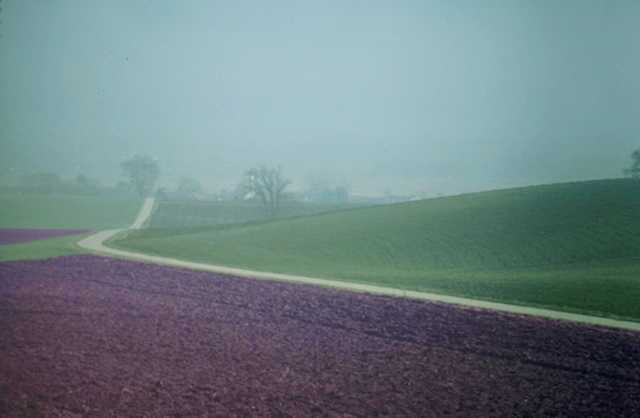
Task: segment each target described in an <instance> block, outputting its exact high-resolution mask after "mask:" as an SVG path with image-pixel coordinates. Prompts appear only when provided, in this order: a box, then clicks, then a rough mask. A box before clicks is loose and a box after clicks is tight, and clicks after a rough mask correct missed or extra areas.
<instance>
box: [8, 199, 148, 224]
mask: <svg viewBox="0 0 640 418" xmlns="http://www.w3.org/2000/svg"><path fill="white" fill-rule="evenodd" d="M141 204H142V199H140V198H136V197H98V196H65V195H16V194H6V195H0V226H4V227H16V228H54V229H94V230H99V229H111V228H123V227H125V226H128V225H129V224H130V223H131V222H133V220H134V219H135V216H136V213H137V212H138V209H139V208H140V205H141Z"/></svg>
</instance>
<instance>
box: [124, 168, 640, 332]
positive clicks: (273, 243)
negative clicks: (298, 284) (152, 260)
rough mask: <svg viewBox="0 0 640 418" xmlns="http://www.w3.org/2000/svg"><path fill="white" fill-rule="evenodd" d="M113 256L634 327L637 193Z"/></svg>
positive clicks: (495, 205) (620, 184)
mask: <svg viewBox="0 0 640 418" xmlns="http://www.w3.org/2000/svg"><path fill="white" fill-rule="evenodd" d="M115 245H116V246H117V247H119V248H124V249H130V250H135V251H142V252H145V253H151V254H159V255H164V256H171V257H175V258H180V259H184V260H192V261H200V262H207V263H214V264H221V265H226V266H236V267H244V268H251V269H256V270H264V271H272V272H279V273H290V274H300V275H307V276H313V277H323V278H332V279H338V280H348V281H353V282H365V283H372V284H380V285H384V286H392V287H397V288H401V289H407V290H420V291H428V292H435V293H444V294H450V295H457V296H464V297H472V298H479V299H485V300H492V301H501V302H507V303H514V304H525V305H531V306H540V307H546V308H551V309H560V310H566V311H572V312H579V313H587V314H594V315H601V316H613V317H618V318H626V319H633V320H638V319H640V304H638V303H637V301H638V300H640V182H634V181H631V180H622V179H621V180H603V181H592V182H581V183H571V184H558V185H550V186H539V187H529V188H520V189H511V190H503V191H494V192H486V193H478V194H470V195H464V196H456V197H448V198H441V199H433V200H425V201H420V202H412V203H405V204H397V205H386V206H376V207H369V208H363V209H356V210H346V211H341V212H334V213H329V214H321V215H314V216H306V217H299V218H294V219H285V220H276V221H271V222H253V223H245V224H239V225H228V226H217V227H206V228H151V229H148V230H143V231H138V232H135V233H132V234H130V235H128V237H126V238H125V239H123V240H121V241H118V242H117V243H116V244H115Z"/></svg>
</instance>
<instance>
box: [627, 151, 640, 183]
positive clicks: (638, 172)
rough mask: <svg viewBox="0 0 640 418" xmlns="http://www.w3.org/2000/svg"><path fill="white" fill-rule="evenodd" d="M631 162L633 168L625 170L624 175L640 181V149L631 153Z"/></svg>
mask: <svg viewBox="0 0 640 418" xmlns="http://www.w3.org/2000/svg"><path fill="white" fill-rule="evenodd" d="M631 160H632V163H631V166H630V167H629V168H625V169H624V171H623V173H624V175H625V176H627V177H631V178H633V179H640V148H638V149H637V150H635V151H633V152H632V153H631Z"/></svg>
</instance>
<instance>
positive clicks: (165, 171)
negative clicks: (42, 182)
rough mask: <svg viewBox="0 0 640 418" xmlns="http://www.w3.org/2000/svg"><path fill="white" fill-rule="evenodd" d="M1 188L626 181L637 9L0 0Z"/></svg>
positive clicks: (637, 83) (634, 143) (637, 71)
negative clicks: (185, 182)
mask: <svg viewBox="0 0 640 418" xmlns="http://www.w3.org/2000/svg"><path fill="white" fill-rule="evenodd" d="M0 5H1V7H2V9H3V11H2V14H1V15H0V18H1V23H0V36H1V37H0V62H1V65H0V129H1V133H0V149H1V152H0V167H1V173H0V174H1V176H0V181H6V182H9V181H13V180H12V179H14V178H17V177H18V176H20V175H24V174H27V173H33V172H35V171H41V172H55V173H58V174H59V175H60V176H67V177H70V178H77V176H79V175H81V174H82V175H85V176H88V177H90V178H99V179H101V181H102V182H103V183H106V184H115V183H116V182H117V181H118V180H119V179H122V177H121V174H122V173H121V167H120V164H121V163H122V162H123V161H125V160H127V159H128V158H131V156H132V155H135V154H142V155H149V156H151V157H154V158H156V159H157V161H158V164H159V167H160V178H159V184H160V185H167V187H177V184H178V182H179V181H180V179H182V178H184V177H189V178H193V179H196V180H197V181H199V182H200V183H201V184H202V185H203V187H204V188H205V189H207V190H210V191H212V192H218V191H219V190H221V189H223V188H226V189H227V190H233V189H234V187H236V185H237V184H238V183H239V182H240V181H241V179H242V177H243V174H244V173H245V172H247V170H249V169H251V168H253V167H257V166H261V165H265V166H269V167H275V166H282V172H283V173H284V175H285V176H286V177H287V178H288V179H290V180H291V185H290V187H291V189H292V190H294V191H295V190H298V191H299V190H305V189H306V188H309V187H312V186H313V185H314V184H322V185H323V186H322V187H330V188H334V187H342V188H345V189H348V191H349V193H350V194H351V195H352V196H358V195H382V194H384V193H392V194H416V195H419V196H421V197H427V196H436V195H442V194H454V193H460V192H466V191H476V190H486V189H495V188H503V187H510V186H518V185H529V184H540V183H553V182H561V181H571V180H586V179H595V178H610V177H620V176H621V175H622V169H623V168H624V167H625V166H627V165H628V163H629V155H630V153H631V151H633V150H634V149H636V148H637V147H638V146H639V145H640V136H639V134H638V133H639V132H640V118H638V114H639V111H640V54H638V51H640V25H638V22H640V2H638V1H634V0H629V1H616V2H605V1H584V0H575V1H561V2H558V1H551V0H550V1H524V2H513V1H482V2H477V1H463V2H446V1H421V0H420V1H393V2H391V1H348V2H343V1H321V2H301V1H268V2H262V1H241V2H226V1H215V2H214V1H188V2H176V1H155V0H154V1H151V0H148V1H142V0H140V1H128V0H118V1H115V0H114V1H108V2H87V1H80V0H75V1H73V0H68V1H35V0H26V1H10V0H9V1H3V2H2V3H1V4H0Z"/></svg>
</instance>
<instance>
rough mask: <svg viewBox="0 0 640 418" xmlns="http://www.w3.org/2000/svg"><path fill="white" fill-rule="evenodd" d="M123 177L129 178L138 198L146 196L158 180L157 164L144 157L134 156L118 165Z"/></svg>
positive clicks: (152, 159) (153, 160)
mask: <svg viewBox="0 0 640 418" xmlns="http://www.w3.org/2000/svg"><path fill="white" fill-rule="evenodd" d="M120 166H121V167H122V172H123V175H124V176H127V177H129V180H130V181H131V184H132V185H133V186H134V187H135V188H136V190H137V191H138V194H139V195H140V196H148V195H150V194H151V192H152V191H153V187H154V186H155V184H156V181H157V180H158V175H159V174H160V169H159V168H158V162H157V161H156V160H155V159H154V158H151V157H148V156H146V155H135V156H134V157H132V158H131V159H129V160H127V161H125V162H123V163H122V164H120Z"/></svg>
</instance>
